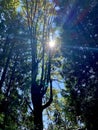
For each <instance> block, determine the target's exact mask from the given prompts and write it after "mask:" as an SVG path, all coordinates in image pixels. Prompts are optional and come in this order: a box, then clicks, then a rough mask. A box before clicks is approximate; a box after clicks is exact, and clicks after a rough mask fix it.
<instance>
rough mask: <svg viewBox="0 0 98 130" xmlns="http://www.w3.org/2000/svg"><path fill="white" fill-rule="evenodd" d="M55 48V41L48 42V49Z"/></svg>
mask: <svg viewBox="0 0 98 130" xmlns="http://www.w3.org/2000/svg"><path fill="white" fill-rule="evenodd" d="M54 46H55V41H54V40H51V41H50V42H49V47H50V48H53V47H54Z"/></svg>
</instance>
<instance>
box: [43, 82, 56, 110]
mask: <svg viewBox="0 0 98 130" xmlns="http://www.w3.org/2000/svg"><path fill="white" fill-rule="evenodd" d="M52 101H53V93H52V80H50V99H49V101H48V102H47V103H46V104H45V105H43V106H42V109H43V110H44V109H46V108H47V107H48V106H50V104H51V103H52Z"/></svg>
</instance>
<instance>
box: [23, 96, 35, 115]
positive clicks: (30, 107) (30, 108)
mask: <svg viewBox="0 0 98 130" xmlns="http://www.w3.org/2000/svg"><path fill="white" fill-rule="evenodd" d="M25 102H26V103H27V105H28V107H29V108H30V110H31V111H32V112H33V113H34V110H33V109H32V107H31V106H30V104H29V102H28V100H27V99H26V98H25Z"/></svg>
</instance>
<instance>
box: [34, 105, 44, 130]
mask: <svg viewBox="0 0 98 130" xmlns="http://www.w3.org/2000/svg"><path fill="white" fill-rule="evenodd" d="M34 130H43V118H42V107H41V106H39V108H38V109H35V110H34Z"/></svg>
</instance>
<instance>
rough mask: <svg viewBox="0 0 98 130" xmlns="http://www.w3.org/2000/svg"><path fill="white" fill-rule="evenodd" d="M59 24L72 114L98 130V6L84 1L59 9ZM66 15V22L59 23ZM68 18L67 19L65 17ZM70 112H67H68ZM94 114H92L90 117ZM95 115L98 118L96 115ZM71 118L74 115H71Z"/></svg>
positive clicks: (64, 71) (67, 92)
mask: <svg viewBox="0 0 98 130" xmlns="http://www.w3.org/2000/svg"><path fill="white" fill-rule="evenodd" d="M58 6H59V10H57V11H58V17H57V18H56V22H57V23H58V24H59V25H60V24H61V25H62V27H63V28H62V29H63V32H62V33H61V39H62V53H63V56H64V57H65V60H64V66H63V73H62V75H63V77H64V78H65V81H66V84H65V87H66V89H67V91H65V92H66V93H65V97H66V94H69V96H67V97H66V98H67V99H69V101H70V102H69V108H70V107H71V108H70V111H72V112H71V113H73V115H75V120H76V118H77V117H81V120H83V122H85V124H86V128H87V129H91V130H94V129H97V123H96V121H97V118H98V115H97V111H96V109H97V102H98V99H97V95H96V93H97V77H98V75H97V74H98V69H97V62H98V60H97V59H98V54H97V53H98V52H97V50H96V49H97V46H98V40H97V33H98V32H97V30H96V28H98V26H97V24H96V15H97V13H96V12H98V10H97V8H98V2H97V1H96V0H95V1H87V2H85V1H82V2H80V3H79V2H78V1H76V2H74V3H67V6H66V3H65V5H64V4H62V5H58ZM67 11H68V12H69V13H67V14H66V15H64V13H66V12H67ZM62 15H63V18H64V19H63V20H62V21H63V22H61V23H59V21H58V20H59V18H60V16H62ZM64 16H65V17H64ZM69 108H68V109H67V110H69ZM91 113H92V114H91ZM95 113H96V114H95ZM71 116H72V115H71Z"/></svg>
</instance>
